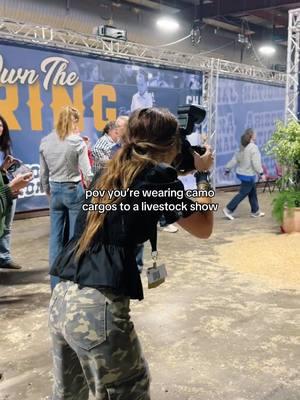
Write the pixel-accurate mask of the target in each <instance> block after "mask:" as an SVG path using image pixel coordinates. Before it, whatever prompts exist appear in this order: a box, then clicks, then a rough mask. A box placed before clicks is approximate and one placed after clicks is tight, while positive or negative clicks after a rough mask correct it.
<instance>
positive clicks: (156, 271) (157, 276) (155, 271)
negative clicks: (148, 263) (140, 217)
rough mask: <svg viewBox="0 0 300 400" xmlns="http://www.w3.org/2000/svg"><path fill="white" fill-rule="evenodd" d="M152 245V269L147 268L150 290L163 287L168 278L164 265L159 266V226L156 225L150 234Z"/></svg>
mask: <svg viewBox="0 0 300 400" xmlns="http://www.w3.org/2000/svg"><path fill="white" fill-rule="evenodd" d="M149 239H150V243H151V257H152V262H153V264H152V267H150V268H147V279H148V288H149V289H152V288H155V287H157V286H159V285H161V284H162V283H163V282H164V281H165V280H166V277H167V270H166V267H165V265H164V264H161V265H159V266H157V257H158V252H157V226H156V224H155V225H154V227H153V229H152V232H151V234H150V238H149Z"/></svg>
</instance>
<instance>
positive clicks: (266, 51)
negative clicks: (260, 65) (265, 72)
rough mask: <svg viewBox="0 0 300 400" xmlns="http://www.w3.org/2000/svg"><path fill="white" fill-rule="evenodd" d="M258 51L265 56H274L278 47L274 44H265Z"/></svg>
mask: <svg viewBox="0 0 300 400" xmlns="http://www.w3.org/2000/svg"><path fill="white" fill-rule="evenodd" d="M258 51H259V52H260V53H261V54H263V55H264V56H272V55H273V54H275V53H276V49H275V47H274V45H272V44H265V45H263V46H261V47H260V48H259V49H258Z"/></svg>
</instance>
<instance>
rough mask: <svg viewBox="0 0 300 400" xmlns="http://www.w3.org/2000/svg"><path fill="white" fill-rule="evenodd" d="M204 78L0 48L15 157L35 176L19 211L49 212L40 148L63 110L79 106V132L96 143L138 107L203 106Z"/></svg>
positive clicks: (2, 100)
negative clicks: (101, 134)
mask: <svg viewBox="0 0 300 400" xmlns="http://www.w3.org/2000/svg"><path fill="white" fill-rule="evenodd" d="M201 87H202V75H201V73H192V72H186V71H179V70H170V69H165V68H155V67H148V66H147V65H138V64H132V63H131V64H125V63H122V62H116V61H111V60H104V59H100V58H95V57H88V56H81V55H80V56H79V55H74V54H72V53H62V52H59V51H57V52H56V51H53V50H49V49H47V50H45V49H41V48H37V47H28V46H26V47H25V46H18V45H12V44H7V43H5V44H1V45H0V114H1V115H2V116H3V117H4V118H5V119H6V121H7V123H8V126H9V129H10V132H11V137H12V145H13V155H14V156H15V157H16V158H19V159H21V160H22V161H24V162H25V163H26V164H27V165H28V166H29V167H30V168H31V169H32V170H33V173H34V179H33V181H32V182H31V183H30V184H29V185H28V187H27V188H26V190H25V191H24V194H23V195H21V196H20V197H19V199H18V202H17V210H18V211H26V210H37V209H43V208H47V207H48V200H47V198H46V196H45V194H44V193H43V192H42V191H41V188H40V183H39V145H40V142H41V139H42V138H43V137H44V136H45V135H47V134H48V133H50V132H51V131H52V130H53V127H54V126H55V122H56V120H57V117H58V115H59V112H60V110H61V108H62V107H63V106H65V105H72V106H74V107H76V108H77V109H78V110H79V112H80V114H81V116H82V118H81V120H80V130H81V133H82V134H83V135H85V136H88V137H89V138H90V140H91V143H92V144H94V143H95V142H96V140H97V138H98V135H99V132H101V131H102V130H103V128H104V126H105V124H106V123H107V122H108V121H111V120H115V119H116V118H117V117H118V116H119V115H130V113H131V112H132V111H133V110H134V109H136V108H140V107H149V106H158V107H167V108H169V109H170V110H171V111H172V112H173V113H176V110H177V107H178V105H180V104H186V103H196V104H200V102H201Z"/></svg>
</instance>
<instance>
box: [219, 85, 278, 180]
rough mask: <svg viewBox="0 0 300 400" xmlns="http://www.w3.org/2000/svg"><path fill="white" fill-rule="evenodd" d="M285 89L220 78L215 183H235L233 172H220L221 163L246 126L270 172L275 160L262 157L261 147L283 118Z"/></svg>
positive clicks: (273, 169) (226, 159)
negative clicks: (252, 133) (227, 173)
mask: <svg viewBox="0 0 300 400" xmlns="http://www.w3.org/2000/svg"><path fill="white" fill-rule="evenodd" d="M284 96H285V89H284V88H283V87H278V86H274V85H266V84H262V83H254V82H246V81H241V80H235V79H227V78H220V79H219V91H218V110H217V116H218V120H217V146H216V154H217V170H216V185H217V186H219V187H220V186H230V185H236V184H239V183H240V181H239V180H238V179H237V178H236V177H235V173H234V171H233V172H232V173H231V174H230V175H228V176H225V175H224V170H225V165H226V163H227V162H228V161H229V160H230V159H231V158H232V156H233V155H234V153H235V152H236V151H238V150H239V148H240V138H241V136H242V134H243V133H244V131H245V130H246V129H247V128H252V129H254V131H255V132H256V144H257V145H258V147H259V149H260V151H261V154H262V161H263V164H265V165H266V167H267V168H268V170H269V171H270V173H272V174H274V172H275V163H274V160H272V159H271V158H269V157H266V155H265V154H264V151H263V146H264V144H265V143H266V142H267V140H268V139H269V138H270V136H271V135H272V133H273V132H274V128H275V124H276V121H278V120H283V118H284Z"/></svg>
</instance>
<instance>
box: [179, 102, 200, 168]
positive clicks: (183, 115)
mask: <svg viewBox="0 0 300 400" xmlns="http://www.w3.org/2000/svg"><path fill="white" fill-rule="evenodd" d="M177 115H178V123H179V131H180V136H181V154H180V155H179V159H177V160H175V164H176V169H177V170H178V171H179V172H182V173H186V172H190V171H193V170H194V169H195V166H194V156H193V153H194V152H196V153H198V154H200V156H201V155H203V154H204V153H205V152H206V148H205V147H203V146H192V145H191V144H190V142H189V141H188V140H187V138H186V136H188V135H190V134H191V133H192V132H193V129H194V125H195V124H200V123H201V122H202V121H203V120H204V119H205V116H206V111H205V109H204V108H202V107H201V106H198V105H196V104H189V105H184V106H179V107H178V109H177Z"/></svg>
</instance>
